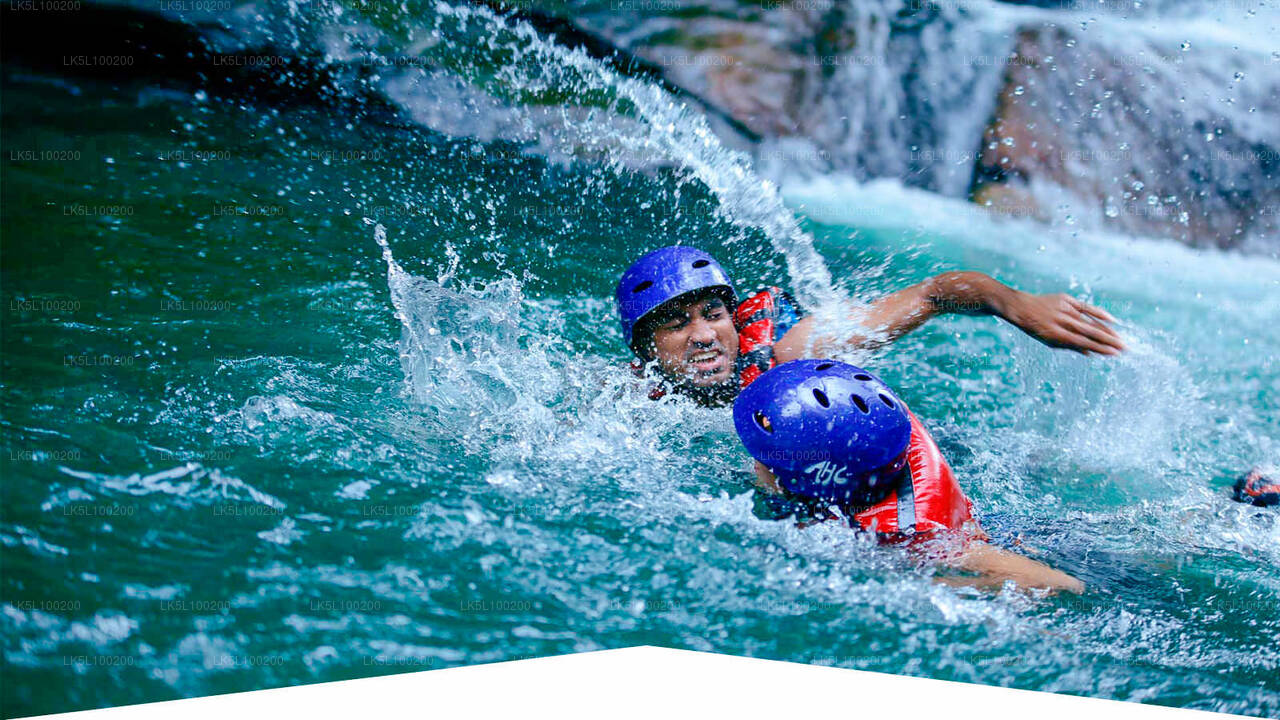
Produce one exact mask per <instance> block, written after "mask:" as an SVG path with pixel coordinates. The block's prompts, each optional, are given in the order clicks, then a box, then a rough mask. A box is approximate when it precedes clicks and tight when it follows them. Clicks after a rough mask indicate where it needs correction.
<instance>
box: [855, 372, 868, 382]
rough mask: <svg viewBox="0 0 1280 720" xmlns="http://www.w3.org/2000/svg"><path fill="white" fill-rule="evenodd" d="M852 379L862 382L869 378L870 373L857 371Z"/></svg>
mask: <svg viewBox="0 0 1280 720" xmlns="http://www.w3.org/2000/svg"><path fill="white" fill-rule="evenodd" d="M853 379H854V380H861V381H862V382H867V381H869V380H871V376H870V375H868V374H866V373H858V374H857V375H854V376H853Z"/></svg>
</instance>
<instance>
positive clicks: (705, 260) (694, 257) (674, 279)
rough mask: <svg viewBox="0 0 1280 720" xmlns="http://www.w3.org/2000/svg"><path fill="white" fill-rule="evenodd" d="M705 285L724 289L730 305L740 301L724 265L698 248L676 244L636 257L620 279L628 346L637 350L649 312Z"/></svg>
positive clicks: (619, 294)
mask: <svg viewBox="0 0 1280 720" xmlns="http://www.w3.org/2000/svg"><path fill="white" fill-rule="evenodd" d="M704 288H715V289H720V290H723V291H724V293H725V295H726V296H727V298H728V300H729V302H730V304H734V303H736V302H737V294H736V293H735V292H734V290H733V283H731V282H729V276H728V274H727V273H725V271H724V268H722V267H720V263H718V262H716V260H715V258H713V257H711V256H710V255H708V254H707V253H705V252H703V251H701V250H699V249H697V248H691V247H685V246H683V245H673V246H671V247H664V248H659V249H657V250H654V251H653V252H651V253H648V254H647V255H645V256H644V257H642V258H640V259H639V260H636V261H635V262H634V263H632V265H631V267H629V268H627V271H626V272H624V273H622V278H621V279H620V280H618V292H617V301H618V317H619V319H620V320H621V322H622V336H623V337H624V338H625V339H626V341H627V345H628V346H629V347H631V348H632V349H633V350H634V349H635V344H636V338H635V329H636V325H637V324H638V323H639V322H640V321H641V320H643V319H644V317H645V316H646V315H648V314H649V313H651V312H653V311H654V310H656V309H658V308H659V307H660V306H661V305H662V304H663V303H666V302H669V301H671V300H674V299H676V298H677V297H679V296H681V295H684V294H685V293H688V292H692V291H694V290H702V289H704Z"/></svg>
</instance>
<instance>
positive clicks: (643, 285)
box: [631, 280, 653, 292]
mask: <svg viewBox="0 0 1280 720" xmlns="http://www.w3.org/2000/svg"><path fill="white" fill-rule="evenodd" d="M651 287H653V281H652V280H645V281H644V282H642V283H640V284H639V285H636V286H635V287H633V288H631V292H644V291H645V290H648V289H649V288H651Z"/></svg>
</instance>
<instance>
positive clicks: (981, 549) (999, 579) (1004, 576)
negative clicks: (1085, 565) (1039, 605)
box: [938, 542, 1085, 593]
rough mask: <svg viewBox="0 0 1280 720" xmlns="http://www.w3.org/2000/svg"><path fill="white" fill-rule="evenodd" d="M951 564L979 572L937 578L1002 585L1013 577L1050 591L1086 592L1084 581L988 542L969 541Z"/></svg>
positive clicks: (1025, 584)
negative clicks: (970, 574)
mask: <svg viewBox="0 0 1280 720" xmlns="http://www.w3.org/2000/svg"><path fill="white" fill-rule="evenodd" d="M950 564H951V565H953V566H954V567H956V568H957V569H959V570H967V571H969V572H974V573H978V577H963V578H962V577H943V578H939V579H938V580H939V582H941V583H943V584H946V585H951V586H953V587H979V588H999V587H1001V586H1003V585H1004V583H1005V581H1009V580H1011V581H1013V583H1014V584H1016V585H1018V586H1019V587H1021V588H1023V589H1025V590H1047V591H1048V592H1049V593H1056V592H1059V591H1062V590H1065V591H1067V592H1073V593H1083V592H1084V589H1085V587H1084V583H1082V582H1080V581H1079V580H1077V579H1076V578H1073V577H1071V576H1070V575H1068V574H1066V573H1064V572H1061V571H1058V570H1054V569H1053V568H1051V567H1049V566H1048V565H1045V564H1044V563H1042V562H1037V561H1035V560H1032V559H1031V558H1027V557H1023V556H1021V555H1018V554H1016V553H1011V552H1009V551H1008V550H1001V549H1000V548H998V547H995V546H994V545H989V544H987V543H985V542H973V543H969V545H968V547H966V548H965V550H964V553H963V554H961V555H960V556H959V557H956V558H954V559H952V560H951V562H950Z"/></svg>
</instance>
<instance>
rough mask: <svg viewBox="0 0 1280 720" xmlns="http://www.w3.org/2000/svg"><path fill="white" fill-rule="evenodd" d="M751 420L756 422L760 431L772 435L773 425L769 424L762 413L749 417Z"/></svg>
mask: <svg viewBox="0 0 1280 720" xmlns="http://www.w3.org/2000/svg"><path fill="white" fill-rule="evenodd" d="M751 419H753V420H755V421H756V425H758V426H759V427H760V429H761V430H763V431H765V432H767V433H769V434H773V423H771V422H769V418H768V417H767V416H766V415H765V414H764V413H762V412H757V413H756V414H755V415H752V416H751Z"/></svg>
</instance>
